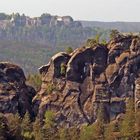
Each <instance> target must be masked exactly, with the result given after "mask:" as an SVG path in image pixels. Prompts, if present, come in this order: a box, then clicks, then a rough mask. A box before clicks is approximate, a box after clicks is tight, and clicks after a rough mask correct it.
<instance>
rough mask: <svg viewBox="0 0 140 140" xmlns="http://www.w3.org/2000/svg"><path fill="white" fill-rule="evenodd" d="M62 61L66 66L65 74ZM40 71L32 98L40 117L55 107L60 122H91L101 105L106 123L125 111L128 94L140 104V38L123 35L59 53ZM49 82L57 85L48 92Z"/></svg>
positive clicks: (137, 104)
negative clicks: (102, 43) (61, 66)
mask: <svg viewBox="0 0 140 140" xmlns="http://www.w3.org/2000/svg"><path fill="white" fill-rule="evenodd" d="M61 63H65V65H66V73H65V76H64V75H61V73H60V70H59V69H61V68H60V65H61ZM42 68H43V67H42ZM41 73H42V87H41V90H40V91H39V93H38V94H37V95H36V96H35V98H34V100H33V102H34V104H35V106H34V110H35V112H36V114H38V115H39V116H40V117H43V114H44V112H45V111H46V110H52V111H54V112H55V114H56V121H57V122H58V124H59V125H63V124H65V125H66V124H67V125H68V126H72V125H81V124H84V123H87V124H91V123H94V122H95V121H96V119H97V112H98V109H99V107H100V106H101V104H102V106H103V109H104V112H105V113H104V118H105V120H106V122H108V121H110V120H114V119H116V118H117V117H118V116H119V115H120V114H122V113H124V112H125V104H126V101H127V99H128V98H129V97H133V98H134V99H135V102H136V107H139V106H140V38H138V37H136V36H122V37H121V38H116V39H114V40H111V41H110V42H109V43H108V45H107V46H103V45H100V44H98V45H96V46H94V47H90V48H89V47H83V48H79V49H76V50H75V51H74V52H73V53H72V54H71V55H70V56H69V55H67V54H64V53H61V54H57V55H55V56H54V57H52V59H51V61H50V63H49V65H47V69H44V71H43V69H41ZM50 84H51V86H52V85H53V87H55V88H52V90H51V93H49V94H48V93H47V92H48V88H50Z"/></svg>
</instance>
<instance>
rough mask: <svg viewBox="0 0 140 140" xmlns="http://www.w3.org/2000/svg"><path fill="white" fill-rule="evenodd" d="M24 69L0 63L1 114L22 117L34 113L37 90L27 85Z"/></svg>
mask: <svg viewBox="0 0 140 140" xmlns="http://www.w3.org/2000/svg"><path fill="white" fill-rule="evenodd" d="M25 82H26V78H25V76H24V73H23V71H22V69H21V68H20V67H19V66H17V65H14V64H11V63H8V62H1V63H0V112H1V113H4V114H5V113H19V114H20V115H21V116H22V115H24V114H25V112H26V111H29V113H30V114H31V115H33V112H32V98H33V97H34V96H35V90H34V89H33V88H32V87H30V86H27V85H26V84H25Z"/></svg>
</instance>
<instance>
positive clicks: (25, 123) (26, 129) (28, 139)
mask: <svg viewBox="0 0 140 140" xmlns="http://www.w3.org/2000/svg"><path fill="white" fill-rule="evenodd" d="M21 129H22V136H23V137H24V139H25V140H32V139H33V135H32V123H31V120H30V114H29V112H28V111H27V112H26V113H25V115H24V118H23V119H22V123H21Z"/></svg>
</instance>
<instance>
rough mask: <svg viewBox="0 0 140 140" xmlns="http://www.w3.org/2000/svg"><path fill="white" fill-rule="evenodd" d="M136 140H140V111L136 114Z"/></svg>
mask: <svg viewBox="0 0 140 140" xmlns="http://www.w3.org/2000/svg"><path fill="white" fill-rule="evenodd" d="M135 127H136V138H137V139H140V110H139V109H138V110H137V112H136V126H135Z"/></svg>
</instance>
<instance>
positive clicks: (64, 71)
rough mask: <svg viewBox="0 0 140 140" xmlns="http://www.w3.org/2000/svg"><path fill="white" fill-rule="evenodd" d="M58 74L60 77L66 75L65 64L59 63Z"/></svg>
mask: <svg viewBox="0 0 140 140" xmlns="http://www.w3.org/2000/svg"><path fill="white" fill-rule="evenodd" d="M60 73H61V75H62V76H65V74H66V64H65V63H61V70H60Z"/></svg>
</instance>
